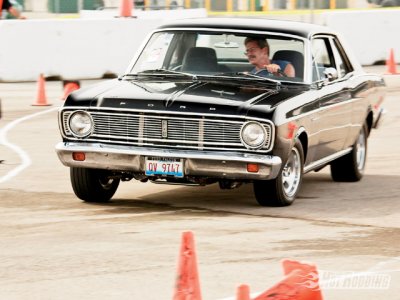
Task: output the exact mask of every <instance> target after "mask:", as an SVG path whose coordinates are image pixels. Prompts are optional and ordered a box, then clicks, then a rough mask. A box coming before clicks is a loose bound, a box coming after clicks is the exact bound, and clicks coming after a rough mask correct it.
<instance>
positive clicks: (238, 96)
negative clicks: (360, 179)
mask: <svg viewBox="0 0 400 300" xmlns="http://www.w3.org/2000/svg"><path fill="white" fill-rule="evenodd" d="M304 91H305V89H304V87H302V88H301V89H300V88H279V87H277V86H276V85H275V84H274V83H272V84H268V85H261V84H258V85H254V84H252V85H250V84H248V83H247V82H246V83H245V84H244V83H243V81H237V82H232V81H229V82H227V81H226V80H224V81H215V80H213V81H200V80H199V81H182V80H174V81H172V80H159V79H157V80H154V79H152V80H149V79H146V80H141V81H137V80H110V81H107V82H104V83H100V84H97V85H94V86H92V87H88V88H84V89H81V90H78V91H76V92H74V93H72V94H71V95H70V96H69V97H68V99H67V101H66V103H65V106H91V107H101V108H121V109H136V110H150V111H151V110H153V111H165V112H172V111H173V112H186V113H195V114H205V113H207V114H210V113H211V114H221V113H223V114H229V115H253V116H257V115H258V114H262V115H263V116H265V114H266V113H267V114H268V113H271V112H272V111H273V109H274V107H275V106H276V105H277V104H278V103H280V102H282V101H284V100H286V99H289V98H291V97H293V96H296V95H298V94H300V93H302V92H304Z"/></svg>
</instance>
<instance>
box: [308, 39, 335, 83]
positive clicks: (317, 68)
mask: <svg viewBox="0 0 400 300" xmlns="http://www.w3.org/2000/svg"><path fill="white" fill-rule="evenodd" d="M311 48H312V49H311V51H312V56H313V80H314V81H315V80H322V79H324V71H325V68H335V67H336V66H335V60H334V57H333V53H332V49H331V46H330V43H329V39H328V38H327V37H319V38H314V39H313V40H312V42H311Z"/></svg>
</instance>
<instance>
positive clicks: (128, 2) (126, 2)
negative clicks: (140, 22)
mask: <svg viewBox="0 0 400 300" xmlns="http://www.w3.org/2000/svg"><path fill="white" fill-rule="evenodd" d="M132 9H133V1H132V0H121V6H120V9H119V16H120V17H123V18H129V17H132Z"/></svg>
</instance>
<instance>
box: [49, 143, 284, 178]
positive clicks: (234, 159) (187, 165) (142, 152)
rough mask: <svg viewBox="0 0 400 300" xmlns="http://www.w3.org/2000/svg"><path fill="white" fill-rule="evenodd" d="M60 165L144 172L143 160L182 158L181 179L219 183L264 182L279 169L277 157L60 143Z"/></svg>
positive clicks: (280, 162) (58, 150)
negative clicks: (254, 168)
mask: <svg viewBox="0 0 400 300" xmlns="http://www.w3.org/2000/svg"><path fill="white" fill-rule="evenodd" d="M56 152H57V155H58V157H59V159H60V160H61V162H62V163H63V164H64V165H65V166H68V167H80V168H96V169H108V170H115V171H128V172H134V173H142V174H144V172H145V157H164V158H178V159H179V158H182V159H183V169H184V174H185V176H204V177H215V178H223V179H242V180H245V179H250V180H254V179H255V180H266V179H273V178H275V177H276V176H277V175H278V173H279V171H280V168H281V164H282V161H281V159H280V157H277V156H271V155H265V154H248V153H239V152H211V151H201V152H200V151H191V150H179V149H173V150H166V149H158V148H148V147H147V148H146V147H128V146H116V145H108V144H93V143H91V144H88V143H76V142H61V143H58V144H57V145H56ZM73 152H84V153H85V160H84V161H76V160H74V159H73V158H72V153H73ZM248 163H254V164H258V165H259V171H258V172H257V173H253V172H251V173H250V172H248V171H247V164H248Z"/></svg>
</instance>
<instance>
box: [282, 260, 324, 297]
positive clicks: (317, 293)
mask: <svg viewBox="0 0 400 300" xmlns="http://www.w3.org/2000/svg"><path fill="white" fill-rule="evenodd" d="M282 267H283V272H284V274H285V275H288V274H290V273H291V272H293V271H294V270H300V271H302V272H303V277H304V279H305V280H304V281H303V284H304V286H305V287H307V288H308V289H309V292H310V294H311V296H312V298H310V299H314V300H322V293H321V290H320V287H319V274H318V270H317V266H316V265H315V264H312V263H308V262H299V261H296V260H290V259H285V260H283V261H282Z"/></svg>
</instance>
